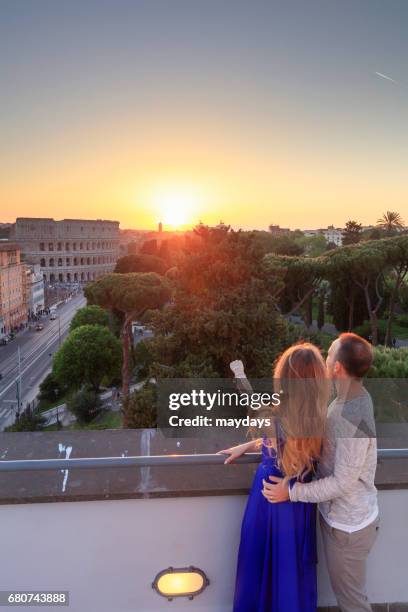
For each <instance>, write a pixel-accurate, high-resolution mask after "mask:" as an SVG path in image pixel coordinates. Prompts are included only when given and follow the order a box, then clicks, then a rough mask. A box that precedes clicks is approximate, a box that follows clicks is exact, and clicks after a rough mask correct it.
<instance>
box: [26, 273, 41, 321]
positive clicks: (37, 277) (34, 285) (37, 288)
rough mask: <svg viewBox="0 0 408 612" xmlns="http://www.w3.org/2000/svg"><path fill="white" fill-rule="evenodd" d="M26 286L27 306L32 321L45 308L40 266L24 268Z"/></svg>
mask: <svg viewBox="0 0 408 612" xmlns="http://www.w3.org/2000/svg"><path fill="white" fill-rule="evenodd" d="M24 284H25V306H26V309H27V314H28V318H29V319H31V318H32V317H35V316H36V315H38V314H39V313H40V312H41V311H43V310H44V308H45V292H44V278H43V275H42V273H41V268H40V265H39V264H34V265H31V266H28V265H25V266H24Z"/></svg>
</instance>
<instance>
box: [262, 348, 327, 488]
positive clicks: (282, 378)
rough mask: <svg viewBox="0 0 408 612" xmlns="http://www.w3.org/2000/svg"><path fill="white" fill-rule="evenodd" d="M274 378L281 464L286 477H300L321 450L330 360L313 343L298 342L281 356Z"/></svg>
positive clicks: (311, 466) (310, 466)
mask: <svg viewBox="0 0 408 612" xmlns="http://www.w3.org/2000/svg"><path fill="white" fill-rule="evenodd" d="M273 378H274V388H275V391H276V392H279V393H280V397H281V404H280V407H279V410H278V413H277V418H278V423H279V425H280V426H281V427H282V429H283V432H284V445H283V449H282V452H280V448H279V440H277V444H278V453H277V454H278V460H279V467H280V468H281V470H282V472H283V473H284V475H285V477H286V478H292V477H294V476H297V477H300V476H302V474H303V475H304V474H305V473H307V472H309V471H311V470H313V465H314V461H315V460H317V459H318V458H319V456H320V452H321V446H322V438H323V434H324V428H325V422H326V415H327V403H328V399H329V384H328V382H329V381H328V376H327V372H326V364H325V362H324V359H323V357H322V355H321V353H320V351H319V349H318V348H317V347H316V346H314V345H313V344H311V343H309V342H305V343H303V344H295V345H294V346H291V347H290V348H288V349H287V350H286V351H285V352H284V353H283V354H282V355H281V356H280V357H279V359H278V361H277V362H276V365H275V370H274V373H273Z"/></svg>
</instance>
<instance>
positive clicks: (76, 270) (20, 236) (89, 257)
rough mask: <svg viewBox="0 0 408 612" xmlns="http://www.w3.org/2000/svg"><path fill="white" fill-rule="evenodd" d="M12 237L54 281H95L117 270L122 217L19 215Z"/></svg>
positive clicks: (47, 278) (46, 279) (33, 262)
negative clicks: (94, 217) (116, 219)
mask: <svg viewBox="0 0 408 612" xmlns="http://www.w3.org/2000/svg"><path fill="white" fill-rule="evenodd" d="M11 237H12V239H13V240H14V241H15V242H17V243H18V244H19V245H20V247H21V251H22V253H23V254H24V260H25V261H26V262H27V263H28V264H38V265H39V266H40V270H41V274H42V276H43V278H44V280H45V281H46V283H50V284H62V283H67V284H72V283H87V282H89V281H93V280H95V279H96V278H98V276H102V275H103V274H107V273H109V272H112V271H113V270H114V267H115V263H116V260H117V258H118V253H119V222H118V221H104V220H101V219H96V220H82V219H63V220H62V221H55V220H54V219H41V218H27V217H19V218H17V219H16V222H15V224H14V226H13V228H12V232H11Z"/></svg>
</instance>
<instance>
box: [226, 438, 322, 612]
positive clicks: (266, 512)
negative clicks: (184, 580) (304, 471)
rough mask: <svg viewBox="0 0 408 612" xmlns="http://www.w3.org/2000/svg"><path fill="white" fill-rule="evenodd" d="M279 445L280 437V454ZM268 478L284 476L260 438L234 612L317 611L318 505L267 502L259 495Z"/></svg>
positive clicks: (239, 563)
mask: <svg viewBox="0 0 408 612" xmlns="http://www.w3.org/2000/svg"><path fill="white" fill-rule="evenodd" d="M283 443H284V442H283V441H282V438H281V437H280V436H278V448H279V449H280V450H281V449H282V445H283ZM271 475H274V476H279V477H280V478H282V477H283V474H282V472H281V471H280V469H279V467H278V465H277V453H276V450H275V449H271V448H269V447H268V446H266V444H265V440H264V441H263V444H262V462H261V464H260V465H259V467H258V469H257V471H256V474H255V478H254V482H253V484H252V488H251V492H250V494H249V498H248V502H247V506H246V510H245V514H244V519H243V522H242V528H241V542H240V546H239V552H238V565H237V575H236V584H235V597H234V608H233V612H316V610H317V578H316V564H317V554H316V504H307V503H303V502H289V501H288V502H283V503H279V504H271V503H270V502H268V501H267V500H266V499H265V498H264V496H263V495H262V493H261V491H262V488H263V484H262V479H265V480H266V481H269V482H271V481H270V480H269V476H271ZM311 479H312V474H311V473H309V474H308V475H306V477H304V478H303V480H302V482H308V481H310V480H311ZM295 480H296V479H293V481H291V482H294V481H295Z"/></svg>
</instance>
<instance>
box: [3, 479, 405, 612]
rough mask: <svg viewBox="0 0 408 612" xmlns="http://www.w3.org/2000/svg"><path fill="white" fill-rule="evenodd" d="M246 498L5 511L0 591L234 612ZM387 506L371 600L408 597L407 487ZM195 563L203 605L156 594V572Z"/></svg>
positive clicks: (323, 594) (322, 576)
mask: <svg viewBox="0 0 408 612" xmlns="http://www.w3.org/2000/svg"><path fill="white" fill-rule="evenodd" d="M73 484H74V481H71V486H72V485H73ZM245 500H246V498H245V497H243V496H215V497H181V498H170V499H169V498H166V499H129V500H120V501H89V502H66V503H37V504H16V505H3V506H0V548H1V573H0V589H2V590H6V589H21V590H30V589H32V590H40V589H44V590H46V589H50V590H57V589H62V590H69V591H70V598H71V599H70V608H69V610H70V611H71V612H91V611H94V610H95V611H98V612H161V611H162V610H163V611H164V610H166V611H169V612H178V611H179V610H180V611H184V610H191V611H194V612H230V611H231V608H232V595H233V588H234V574H235V563H236V555H237V547H238V542H239V532H240V525H241V518H242V513H243V510H244V506H245ZM380 507H381V515H382V522H381V528H380V534H379V537H378V540H377V543H376V546H375V549H374V550H373V553H372V555H371V557H370V562H369V579H368V585H369V594H370V598H371V600H372V601H373V602H386V601H388V602H395V601H408V581H407V550H408V523H407V517H408V490H390V491H380ZM320 560H321V562H320V564H319V592H320V604H321V605H330V604H332V603H334V600H333V596H332V593H331V590H330V587H329V584H328V579H327V574H326V571H325V567H324V557H323V554H322V551H321V550H320ZM190 564H192V565H195V566H197V567H200V568H201V569H203V570H204V571H205V572H206V573H207V575H208V577H209V579H210V586H209V587H208V588H207V589H206V590H205V591H204V593H202V594H201V595H199V596H198V597H197V598H196V599H194V600H193V601H189V600H186V599H183V600H174V601H172V602H168V601H167V600H166V599H163V598H161V597H160V596H158V595H157V594H156V592H155V591H153V589H152V588H151V582H152V581H153V579H154V577H155V575H156V573H157V572H159V571H160V570H162V569H164V568H166V567H168V566H174V567H182V566H187V565H190ZM19 609H20V610H31V609H32V608H28V607H25V606H21V607H19ZM55 609H56V608H55ZM62 609H63V608H62Z"/></svg>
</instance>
